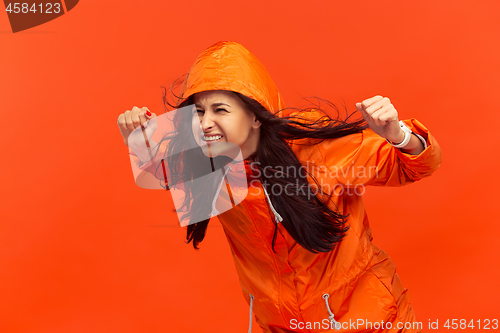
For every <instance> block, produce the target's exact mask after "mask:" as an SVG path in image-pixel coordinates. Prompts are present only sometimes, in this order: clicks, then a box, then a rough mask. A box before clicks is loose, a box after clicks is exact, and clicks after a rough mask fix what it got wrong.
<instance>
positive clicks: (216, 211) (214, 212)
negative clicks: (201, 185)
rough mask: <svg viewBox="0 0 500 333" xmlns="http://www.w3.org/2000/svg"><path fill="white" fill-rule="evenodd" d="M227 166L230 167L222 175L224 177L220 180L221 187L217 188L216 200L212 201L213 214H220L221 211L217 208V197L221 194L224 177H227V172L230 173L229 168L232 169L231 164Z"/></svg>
mask: <svg viewBox="0 0 500 333" xmlns="http://www.w3.org/2000/svg"><path fill="white" fill-rule="evenodd" d="M227 167H228V168H227V169H226V170H225V171H224V175H222V179H221V180H220V183H219V187H218V188H217V192H215V196H214V200H213V201H212V216H216V215H218V214H219V211H218V210H217V208H215V202H216V201H217V197H218V196H219V192H220V189H221V187H222V183H223V182H224V178H225V177H226V174H227V173H228V171H229V169H231V166H230V165H228V166H227ZM223 168H224V167H223Z"/></svg>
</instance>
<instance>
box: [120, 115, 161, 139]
mask: <svg viewBox="0 0 500 333" xmlns="http://www.w3.org/2000/svg"><path fill="white" fill-rule="evenodd" d="M153 118H156V114H155V113H152V112H151V111H149V109H148V108H147V107H142V108H138V107H137V106H134V107H133V108H132V110H127V111H125V112H124V113H122V114H120V115H119V116H118V121H117V123H118V128H119V129H120V133H121V135H122V137H123V142H124V143H125V145H127V146H128V145H129V142H128V139H129V136H130V133H132V131H133V130H134V129H136V128H137V127H139V126H141V127H143V128H146V129H147V132H149V133H148V134H150V135H148V138H150V137H151V135H152V133H153V132H154V131H155V129H156V121H152V122H150V123H151V126H149V127H148V125H147V123H148V121H149V120H151V119H153Z"/></svg>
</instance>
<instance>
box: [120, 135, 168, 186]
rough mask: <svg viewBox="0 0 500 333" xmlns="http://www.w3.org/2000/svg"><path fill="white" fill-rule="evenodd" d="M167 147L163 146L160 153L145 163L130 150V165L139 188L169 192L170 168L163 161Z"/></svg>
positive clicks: (159, 150)
mask: <svg viewBox="0 0 500 333" xmlns="http://www.w3.org/2000/svg"><path fill="white" fill-rule="evenodd" d="M164 150H165V146H164V145H161V146H160V147H159V149H158V152H157V153H156V154H154V156H153V158H152V159H151V160H149V161H146V162H143V161H142V160H141V159H140V158H139V156H137V154H136V153H134V152H133V151H132V150H131V149H130V148H129V156H130V163H131V166H132V172H133V174H134V179H135V183H136V184H137V186H139V187H142V188H144V189H162V190H169V187H168V181H167V179H168V178H169V177H168V176H169V168H168V166H167V164H166V163H165V162H164V161H163V157H164V156H165V154H164ZM155 151H156V150H155Z"/></svg>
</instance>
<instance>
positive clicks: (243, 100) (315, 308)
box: [118, 41, 441, 332]
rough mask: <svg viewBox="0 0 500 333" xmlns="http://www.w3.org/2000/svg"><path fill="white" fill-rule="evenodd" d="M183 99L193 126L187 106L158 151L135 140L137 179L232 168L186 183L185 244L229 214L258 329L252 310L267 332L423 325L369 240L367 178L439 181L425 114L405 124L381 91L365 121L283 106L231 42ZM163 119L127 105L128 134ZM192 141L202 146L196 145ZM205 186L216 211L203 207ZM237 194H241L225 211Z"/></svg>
mask: <svg viewBox="0 0 500 333" xmlns="http://www.w3.org/2000/svg"><path fill="white" fill-rule="evenodd" d="M217 103H219V104H217ZM220 103H223V104H220ZM193 104H194V106H193ZM175 107H176V108H183V107H191V108H192V111H193V113H195V115H197V117H192V119H194V120H195V123H196V125H195V126H194V127H192V128H191V130H189V128H188V127H189V125H187V124H188V121H187V120H186V119H182V117H183V116H181V115H186V114H189V112H184V113H180V112H179V113H177V114H176V115H175V116H174V119H173V123H174V124H175V125H176V126H177V127H176V129H177V130H176V131H174V132H172V133H169V134H168V135H166V136H164V138H163V139H162V142H160V144H157V143H156V142H155V141H152V140H150V142H149V143H150V147H154V148H156V149H152V153H151V151H149V152H148V154H151V155H148V154H146V153H144V152H141V153H138V154H136V153H137V152H139V151H140V149H137V151H136V150H134V149H132V151H133V152H132V153H131V159H132V161H133V163H134V164H133V165H135V168H136V170H138V171H139V172H142V173H140V174H139V173H136V175H138V177H137V179H140V178H142V179H146V178H147V177H149V178H150V179H154V180H156V181H158V180H161V181H162V182H165V179H167V177H166V176H167V175H168V179H169V180H171V182H169V183H168V184H166V182H165V183H162V184H163V185H162V186H163V187H164V188H167V189H168V188H169V187H168V186H172V185H173V184H179V183H180V182H182V181H183V180H184V181H185V180H186V179H195V178H196V177H197V176H199V175H200V174H197V172H198V171H199V170H198V171H197V170H195V165H198V164H199V163H197V161H200V160H202V159H203V156H204V157H205V158H210V160H211V161H212V162H213V169H212V170H220V171H221V173H220V174H222V177H219V178H217V179H218V181H217V183H214V182H210V181H207V184H206V186H207V187H206V190H204V191H196V190H193V191H191V190H190V189H189V186H187V187H186V188H185V190H186V194H187V195H186V197H185V201H184V208H191V209H190V210H189V212H188V213H186V215H185V217H186V220H188V221H191V222H192V223H189V225H188V227H187V242H188V243H189V242H193V246H194V247H195V248H197V247H198V245H199V243H200V242H201V241H202V240H203V238H204V235H205V230H206V227H207V224H208V222H209V220H210V216H214V215H217V213H219V214H218V218H219V221H220V222H221V224H222V226H223V229H224V232H225V234H226V237H227V239H228V242H229V244H230V247H231V250H232V254H233V258H234V262H235V266H236V270H237V272H238V275H239V279H240V284H241V287H242V291H243V295H244V297H245V300H246V301H247V303H248V304H249V306H250V328H249V332H250V331H251V325H252V319H253V318H252V310H253V311H254V314H255V319H256V322H257V323H258V324H259V325H260V327H261V328H262V330H263V331H264V332H328V331H332V330H339V331H340V332H364V331H370V332H420V331H421V328H422V327H421V326H418V323H417V324H415V323H413V322H415V316H414V312H413V309H412V306H411V304H410V299H409V294H408V291H407V289H405V288H404V287H403V286H402V284H401V281H400V279H399V277H398V275H397V274H396V267H395V265H394V263H393V261H392V260H391V259H390V258H389V257H388V255H387V254H386V253H385V252H384V251H382V250H381V249H379V248H378V247H377V246H375V245H374V244H373V243H372V242H371V240H372V236H371V231H370V227H369V223H368V218H367V216H366V214H365V210H364V206H363V201H362V193H363V192H364V190H363V189H364V186H367V185H379V186H382V185H385V186H402V185H405V184H409V183H412V182H415V181H418V180H420V179H422V178H424V177H427V176H430V175H431V174H432V173H433V172H434V171H435V170H436V169H437V168H438V167H439V165H440V163H441V150H440V148H439V145H438V143H437V142H436V140H435V138H434V137H433V136H432V135H431V134H430V133H429V131H428V130H427V128H425V127H424V126H423V125H422V124H421V123H420V122H419V121H418V120H416V119H414V118H412V119H407V120H404V121H402V122H399V121H398V114H397V111H396V110H395V108H394V106H392V104H391V103H390V101H389V99H387V98H383V97H382V96H375V97H372V98H369V99H366V100H364V101H363V102H361V103H357V104H356V108H357V110H358V111H359V112H360V113H361V114H362V116H363V118H364V121H366V123H365V122H364V121H363V120H360V121H356V122H352V123H347V122H346V121H343V120H340V119H331V118H330V117H328V116H327V115H325V114H323V113H321V110H319V109H308V110H292V109H285V104H284V102H283V100H282V98H281V95H280V94H279V92H278V90H277V88H276V85H275V84H274V82H273V81H272V79H271V78H270V76H269V74H268V72H267V71H266V70H265V68H264V66H263V65H262V64H261V63H260V61H259V60H258V59H257V58H256V57H255V56H254V55H253V54H251V53H250V52H249V51H248V50H247V49H245V48H244V47H243V46H241V45H240V44H238V43H235V42H227V41H225V42H219V43H216V44H214V45H212V46H211V47H209V48H208V49H206V50H205V51H204V52H203V53H202V54H201V55H200V56H199V57H198V58H197V59H196V61H195V63H194V64H193V66H192V67H191V69H190V71H189V73H188V75H187V77H186V79H185V80H184V82H183V85H182V88H181V92H180V96H179V100H178V102H177V103H176V105H175ZM195 108H196V109H195ZM167 114H168V113H167ZM155 117H156V115H155V114H152V113H151V112H150V111H149V110H147V108H142V109H139V108H137V107H134V108H133V109H132V110H131V111H127V112H125V113H123V114H121V115H120V116H119V117H118V125H119V127H120V131H121V133H122V135H123V137H124V140H125V143H126V144H127V143H128V142H127V138H128V136H129V134H130V133H131V132H132V130H133V129H135V128H139V125H143V124H145V125H146V129H148V128H149V129H153V130H154V127H155V126H156V125H155V123H154V120H155V119H156V118H155ZM152 120H153V121H152ZM150 124H151V125H150ZM367 124H368V125H367ZM196 126H199V131H200V132H201V133H202V134H203V136H198V135H197V134H196V133H197V132H196ZM368 126H369V128H368ZM136 132H137V131H135V133H136ZM183 133H184V134H183ZM186 133H189V134H186ZM193 140H195V141H196V144H197V145H198V147H197V149H189V147H192V146H189V145H191V144H192V142H191V143H190V142H189V141H193ZM213 140H216V141H213ZM167 141H168V142H169V144H168V147H167V146H162V145H161V143H163V142H167ZM204 141H205V142H204ZM217 143H219V146H220V147H222V148H220V149H219V148H217ZM224 144H226V145H224ZM231 144H234V145H237V146H238V147H239V148H240V150H241V154H238V156H239V157H241V158H243V163H242V164H241V165H243V169H244V170H243V171H245V173H246V175H248V178H247V184H246V185H248V186H247V187H245V186H241V187H238V186H234V187H231V186H229V188H227V187H225V186H221V185H222V183H223V180H226V181H228V182H229V184H230V181H231V179H235V178H236V177H237V173H238V172H239V171H240V172H241V171H242V170H241V168H240V169H238V164H234V162H235V161H236V162H237V161H238V160H239V158H238V157H236V155H235V154H234V153H232V154H230V153H229V151H230V150H231V149H228V147H230V145H231ZM396 147H400V148H396ZM217 149H219V150H217ZM181 151H184V152H185V153H184V154H183V155H182V154H181V155H182V156H181V155H179V154H176V152H181ZM134 152H136V153H134ZM138 156H139V157H138ZM207 156H208V157H207ZM143 161H145V162H146V163H143ZM165 161H166V162H167V163H166V164H167V166H168V167H165V163H164V162H165ZM201 174H202V173H201ZM153 176H154V177H153ZM231 177H235V178H231ZM145 183H148V182H145ZM138 184H139V182H138ZM149 184H151V183H149ZM184 184H188V182H186V183H184ZM143 187H147V186H143ZM244 191H247V192H244ZM207 193H209V194H210V198H212V197H213V198H214V200H213V201H212V207H210V205H208V204H201V205H197V204H195V203H196V202H197V200H198V202H202V201H201V197H203V196H207ZM220 193H225V195H224V196H221V195H220ZM242 193H244V194H246V195H242ZM232 194H236V197H238V196H240V197H242V196H243V197H244V200H242V201H241V202H239V203H238V204H236V205H229V207H231V209H227V210H224V209H223V211H220V210H219V209H218V208H220V207H224V201H226V203H227V202H228V200H229V199H228V198H232ZM220 197H223V198H222V199H219V198H220ZM224 198H225V199H224ZM219 200H220V201H221V203H219ZM190 202H192V205H190ZM214 211H215V212H216V214H214ZM207 216H208V218H204V217H207Z"/></svg>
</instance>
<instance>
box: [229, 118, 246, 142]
mask: <svg viewBox="0 0 500 333" xmlns="http://www.w3.org/2000/svg"><path fill="white" fill-rule="evenodd" d="M249 133H250V127H249V125H248V124H247V122H243V121H241V122H239V123H237V124H235V125H233V126H229V127H228V128H227V130H226V131H225V134H226V139H227V141H228V142H231V143H234V144H237V145H239V146H241V145H243V144H244V143H245V142H246V141H247V139H248V135H249Z"/></svg>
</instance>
